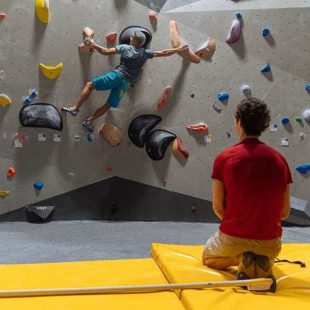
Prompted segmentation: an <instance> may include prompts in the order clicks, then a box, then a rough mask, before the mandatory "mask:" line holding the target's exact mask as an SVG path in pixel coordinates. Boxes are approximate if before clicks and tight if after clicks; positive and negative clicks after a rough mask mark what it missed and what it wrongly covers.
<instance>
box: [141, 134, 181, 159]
mask: <svg viewBox="0 0 310 310" xmlns="http://www.w3.org/2000/svg"><path fill="white" fill-rule="evenodd" d="M175 138H176V135H175V134H173V133H172V132H169V131H166V130H154V131H152V132H151V133H150V134H149V135H148V136H147V138H146V141H145V148H146V152H147V154H148V156H149V157H150V158H151V159H153V160H161V159H163V158H164V156H165V153H166V150H167V148H168V146H169V144H170V143H171V142H172V141H173V140H174V139H175Z"/></svg>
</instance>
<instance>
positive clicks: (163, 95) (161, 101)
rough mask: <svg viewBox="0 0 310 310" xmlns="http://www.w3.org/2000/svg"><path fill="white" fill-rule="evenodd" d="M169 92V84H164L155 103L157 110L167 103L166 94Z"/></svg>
mask: <svg viewBox="0 0 310 310" xmlns="http://www.w3.org/2000/svg"><path fill="white" fill-rule="evenodd" d="M170 92H171V86H170V85H167V86H165V88H164V91H163V94H162V96H161V98H160V101H159V102H158V103H157V109H158V110H160V109H162V108H163V107H164V106H165V105H166V104H167V100H168V95H169V93H170Z"/></svg>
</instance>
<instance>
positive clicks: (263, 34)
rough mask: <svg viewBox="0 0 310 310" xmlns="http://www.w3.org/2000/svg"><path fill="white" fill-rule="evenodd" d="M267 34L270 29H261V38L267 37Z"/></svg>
mask: <svg viewBox="0 0 310 310" xmlns="http://www.w3.org/2000/svg"><path fill="white" fill-rule="evenodd" d="M269 34H270V29H269V28H263V30H262V36H263V37H267V36H268V35H269Z"/></svg>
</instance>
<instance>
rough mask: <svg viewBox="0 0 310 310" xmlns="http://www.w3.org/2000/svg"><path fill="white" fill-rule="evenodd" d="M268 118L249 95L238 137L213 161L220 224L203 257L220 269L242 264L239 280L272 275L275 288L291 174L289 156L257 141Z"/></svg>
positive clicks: (262, 105)
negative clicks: (286, 156) (286, 157)
mask: <svg viewBox="0 0 310 310" xmlns="http://www.w3.org/2000/svg"><path fill="white" fill-rule="evenodd" d="M269 122H270V114H269V110H268V108H267V106H266V104H265V103H264V102H262V101H260V100H258V99H256V98H248V99H245V100H243V101H242V102H241V103H240V104H239V105H238V107H237V110H236V112H235V128H236V131H237V133H238V135H239V137H240V141H239V143H237V144H236V145H234V146H232V147H230V148H228V149H226V150H224V151H223V152H222V153H220V154H219V155H218V156H217V157H216V158H215V161H214V165H213V173H212V179H213V183H212V206H213V210H214V212H215V214H216V215H217V217H218V218H219V219H220V220H221V224H220V227H219V230H218V231H217V232H216V233H215V234H214V235H213V236H212V237H211V238H210V239H209V240H208V241H207V243H206V245H205V248H204V252H203V257H202V260H203V263H204V264H205V265H207V266H208V267H212V268H216V269H220V270H222V269H225V268H227V267H230V266H238V265H239V269H238V273H237V278H238V279H239V280H244V279H249V278H266V277H269V278H271V279H272V280H273V284H272V286H271V291H273V292H274V291H275V290H276V280H275V278H274V276H273V273H272V266H273V264H274V261H275V258H276V257H277V255H278V254H279V253H280V250H281V235H282V227H281V220H283V219H286V218H287V217H288V216H289V213H290V183H292V177H291V172H290V169H289V167H288V164H287V162H286V160H285V158H284V157H283V156H282V155H281V154H280V153H278V152H277V151H276V150H274V149H272V148H271V147H269V146H267V145H266V144H264V143H263V142H261V141H260V140H259V139H258V138H259V136H260V135H261V133H262V132H263V131H264V130H265V129H266V128H267V127H268V126H269Z"/></svg>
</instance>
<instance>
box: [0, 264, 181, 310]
mask: <svg viewBox="0 0 310 310" xmlns="http://www.w3.org/2000/svg"><path fill="white" fill-rule="evenodd" d="M0 275H1V281H0V290H14V289H16V290H17V289H35V288H41V289H43V288H75V287H76V288H79V287H94V286H114V285H115V286H117V285H143V284H161V283H167V280H166V278H165V276H164V275H163V274H162V272H161V271H160V269H159V268H158V266H157V265H156V263H155V262H154V261H153V260H152V259H130V260H111V261H84V262H70V263H48V264H25V265H24V264H21V265H0ZM0 309H5V310H13V309H14V310H20V309H23V310H27V309H29V310H30V309H31V310H37V309H40V310H41V309H45V310H51V309H53V310H55V309H57V310H71V309H72V310H73V309H74V310H82V309H83V310H85V309H91V310H96V309H100V310H102V309H113V310H114V309H116V310H118V309H134V310H136V309H143V310H145V309H177V310H182V309H184V307H183V306H182V304H181V302H180V301H179V299H178V298H177V296H176V294H175V293H174V292H158V293H145V294H111V295H83V296H50V297H26V298H0Z"/></svg>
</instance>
